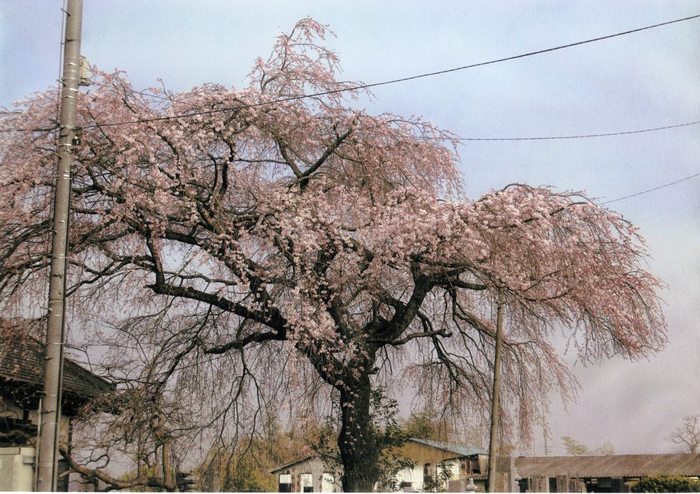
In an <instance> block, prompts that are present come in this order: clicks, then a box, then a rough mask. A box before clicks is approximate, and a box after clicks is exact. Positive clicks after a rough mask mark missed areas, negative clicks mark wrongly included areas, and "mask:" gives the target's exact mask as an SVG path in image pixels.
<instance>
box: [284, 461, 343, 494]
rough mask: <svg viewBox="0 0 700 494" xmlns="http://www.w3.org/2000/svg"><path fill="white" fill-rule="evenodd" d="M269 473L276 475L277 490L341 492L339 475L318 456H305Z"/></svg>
mask: <svg viewBox="0 0 700 494" xmlns="http://www.w3.org/2000/svg"><path fill="white" fill-rule="evenodd" d="M270 473H272V474H273V475H275V476H276V477H277V485H278V491H279V492H342V490H343V489H342V486H341V484H340V476H339V475H337V474H334V473H333V472H332V471H331V469H329V468H328V467H327V466H326V465H325V463H324V462H323V460H322V459H321V457H320V456H307V457H306V458H302V459H299V460H296V461H293V462H291V463H287V464H284V465H280V466H278V467H276V468H274V469H272V470H270Z"/></svg>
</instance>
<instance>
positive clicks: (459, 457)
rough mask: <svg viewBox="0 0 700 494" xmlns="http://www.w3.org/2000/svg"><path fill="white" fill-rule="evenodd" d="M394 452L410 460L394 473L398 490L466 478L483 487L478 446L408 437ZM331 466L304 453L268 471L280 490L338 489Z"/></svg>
mask: <svg viewBox="0 0 700 494" xmlns="http://www.w3.org/2000/svg"><path fill="white" fill-rule="evenodd" d="M396 453H397V454H398V455H399V456H401V457H403V458H405V459H407V460H409V461H410V463H412V466H411V467H407V468H403V469H401V470H399V472H398V473H397V475H396V482H395V484H396V486H397V487H398V488H399V489H400V490H403V491H407V492H421V491H424V490H429V491H432V490H435V489H438V490H443V491H444V490H445V489H446V488H447V487H448V483H449V481H455V480H458V479H467V478H472V479H474V481H475V482H477V483H479V484H481V485H482V489H481V490H482V491H483V490H484V489H483V486H484V485H485V479H486V473H487V472H486V467H487V464H488V458H487V455H486V452H485V451H484V450H482V449H474V448H467V447H464V446H460V445H458V444H453V443H446V442H439V441H429V440H424V439H418V438H411V439H409V440H408V441H406V443H405V444H404V445H403V446H401V447H400V448H398V449H397V450H396ZM333 470H339V469H338V468H336V469H333V468H329V466H328V465H326V464H324V462H323V460H322V459H321V458H320V457H319V456H307V457H305V458H301V459H299V460H296V461H293V462H291V463H287V464H285V465H281V466H279V467H276V468H274V469H273V470H271V471H270V472H271V473H272V474H274V475H276V476H277V480H278V489H279V491H280V492H341V490H342V485H341V482H340V480H341V479H340V474H339V473H334V472H333ZM447 472H449V474H448V473H447Z"/></svg>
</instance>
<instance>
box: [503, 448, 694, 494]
mask: <svg viewBox="0 0 700 494" xmlns="http://www.w3.org/2000/svg"><path fill="white" fill-rule="evenodd" d="M514 466H515V474H516V475H517V476H518V477H520V482H519V488H520V492H528V491H531V492H630V490H631V488H632V486H633V485H634V483H635V482H636V481H638V480H639V479H640V478H642V477H657V476H680V477H695V478H697V477H700V454H687V453H679V454H653V455H652V454H649V455H606V456H541V457H518V458H515V460H514Z"/></svg>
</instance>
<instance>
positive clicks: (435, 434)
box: [401, 409, 456, 441]
mask: <svg viewBox="0 0 700 494" xmlns="http://www.w3.org/2000/svg"><path fill="white" fill-rule="evenodd" d="M401 430H403V432H404V433H405V434H406V436H408V437H417V438H420V439H431V440H434V441H448V440H449V439H450V437H451V436H453V435H454V433H455V432H456V431H455V430H454V427H453V426H452V424H450V423H449V421H448V420H446V417H445V416H444V415H441V414H439V413H438V412H436V411H434V410H430V409H428V410H425V411H420V412H412V413H411V415H410V416H409V417H408V418H407V419H406V420H405V421H403V422H402V423H401Z"/></svg>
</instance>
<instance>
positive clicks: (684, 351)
mask: <svg viewBox="0 0 700 494" xmlns="http://www.w3.org/2000/svg"><path fill="white" fill-rule="evenodd" d="M62 7H63V1H62V0H0V64H1V65H0V107H1V106H5V107H9V106H10V105H11V104H12V102H13V101H15V100H18V99H20V98H23V97H26V96H28V95H30V94H31V93H32V92H34V91H41V90H44V89H46V88H48V87H51V86H54V85H55V84H56V80H57V79H58V77H59V72H60V51H61V46H60V43H61V37H62V34H61V32H62V31H61V28H62V20H63V14H62V12H61V8H62ZM696 14H700V2H699V1H697V0H692V1H682V0H657V1H653V0H635V1H625V0H616V1H615V2H611V1H608V0H586V1H552V0H549V1H532V0H519V1H515V0H511V1H492V0H490V1H456V0H454V1H448V0H432V1H430V2H425V1H423V0H401V1H398V0H395V1H391V0H384V1H368V0H353V1H349V0H347V1H305V0H295V1H293V2H292V1H287V2H285V1H264V0H257V1H244V0H229V1H224V0H197V1H194V0H189V1H185V0H149V1H148V2H143V1H138V0H119V1H116V0H111V1H107V0H84V13H83V38H82V54H83V55H84V56H86V57H87V59H88V60H89V62H90V63H91V64H94V65H96V66H97V67H99V68H100V69H102V70H113V69H121V70H125V71H126V72H127V74H128V77H129V79H130V80H131V82H132V83H133V84H134V85H135V86H136V87H138V88H146V87H149V86H159V85H160V82H159V80H162V81H163V83H164V84H165V85H166V86H167V87H168V88H169V89H171V90H186V89H189V88H191V87H193V86H196V85H199V84H202V83H205V82H215V83H220V84H224V85H227V86H233V87H244V86H245V85H246V76H247V74H248V73H249V72H250V70H251V69H252V66H253V61H254V60H255V58H256V57H258V56H261V57H266V56H267V55H268V54H269V53H270V50H271V48H272V46H273V43H274V39H275V37H276V36H277V35H279V34H280V33H281V32H285V31H287V32H288V31H289V30H291V28H292V27H293V26H294V24H295V22H296V21H297V20H299V19H300V18H303V17H306V16H310V17H313V18H314V19H315V20H317V21H319V22H321V23H322V24H325V25H328V26H329V28H330V29H331V30H332V31H333V32H334V33H335V36H331V37H330V38H329V39H328V40H327V46H329V47H331V48H333V49H334V50H335V51H336V52H337V53H338V55H339V56H340V59H341V65H342V68H343V73H342V74H341V77H342V78H343V79H345V80H352V81H362V82H365V83H373V82H379V81H384V80H391V79H396V78H402V77H406V76H411V75H415V74H420V73H426V72H433V71H439V70H443V69H449V68H452V67H459V66H465V65H470V64H473V63H479V62H485V61H489V60H493V59H500V58H504V57H509V56H512V55H518V54H521V53H526V52H531V51H536V50H541V49H545V48H549V47H554V46H559V45H564V44H568V43H573V42H577V41H582V40H586V39H590V38H597V37H600V36H605V35H608V34H613V33H617V32H623V31H628V30H631V29H635V28H639V27H644V26H648V25H653V24H658V23H661V22H665V21H670V20H674V19H679V18H684V17H688V16H692V15H696ZM699 88H700V19H694V20H690V21H686V22H680V23H676V24H672V25H669V26H663V27H659V28H655V29H651V30H646V31H642V32H639V33H634V34H630V35H626V36H620V37H617V38H613V39H609V40H604V41H599V42H595V43H590V44H585V45H582V46H577V47H573V48H569V49H565V50H560V51H555V52H550V53H546V54H542V55H537V56H532V57H526V58H521V59H518V60H513V61H508V62H503V63H496V64H491V65H488V66H484V67H478V68H474V69H469V70H462V71H457V72H452V73H450V74H446V75H442V76H436V77H428V78H423V79H419V80H414V81H409V82H404V83H397V84H391V85H386V86H382V87H377V88H375V89H374V90H373V93H374V97H373V98H372V99H371V100H370V99H365V100H362V101H361V102H360V104H361V105H362V106H363V108H365V109H366V110H367V111H368V112H370V113H375V114H379V113H384V112H391V113H396V114H401V115H419V116H421V117H423V118H424V119H426V120H428V121H431V122H433V123H434V124H436V125H438V126H439V127H441V128H443V129H448V130H450V131H452V132H454V133H455V134H457V135H459V136H461V137H465V138H485V137H490V138H496V137H499V138H500V137H533V136H567V135H587V134H600V133H615V132H625V131H632V130H640V129H649V128H657V127H664V126H672V125H678V124H684V123H689V122H695V121H698V120H700V90H699ZM459 153H460V156H461V164H460V169H461V171H462V173H463V175H464V182H465V189H466V193H467V194H468V196H469V197H471V198H477V197H479V196H480V195H481V194H483V193H485V192H488V191H489V190H492V189H498V188H501V187H503V186H505V185H507V184H509V183H513V182H522V183H528V184H531V185H549V186H552V187H555V188H556V189H557V190H577V191H585V192H586V193H587V195H588V196H589V197H594V198H597V199H598V200H600V201H611V200H614V199H617V198H620V197H624V196H628V195H631V194H636V193H638V192H643V191H647V190H649V189H654V188H656V187H659V186H663V185H665V184H668V183H670V182H674V181H676V180H681V179H684V178H686V177H690V176H692V175H695V174H697V173H699V172H700V163H699V160H698V157H699V156H700V125H689V126H685V127H678V128H673V129H667V130H660V131H656V132H648V133H638V134H629V135H618V136H610V137H599V138H586V139H559V140H557V139H551V140H537V141H467V142H465V143H464V145H463V146H461V147H460V148H459ZM0 193H1V192H0ZM608 207H610V208H612V209H614V210H616V211H618V212H620V213H621V214H623V215H624V216H625V218H627V219H628V220H630V221H631V222H633V223H634V224H635V225H637V226H638V227H639V228H640V231H641V233H642V235H643V236H644V237H645V238H646V239H647V243H648V248H649V252H650V257H649V259H648V260H647V262H648V268H649V269H650V270H651V271H652V272H653V273H654V274H656V275H657V276H658V277H660V278H661V279H662V280H664V282H665V283H666V284H667V288H666V289H664V291H663V292H662V293H661V296H662V297H663V299H664V301H665V304H666V305H665V309H666V310H665V315H666V319H667V323H668V338H669V344H668V345H667V347H666V348H665V349H664V350H663V351H662V352H660V353H657V354H655V355H653V356H651V357H649V358H648V359H644V360H641V361H637V362H628V361H624V360H622V359H612V360H607V361H602V362H599V363H597V364H596V365H595V366H588V367H584V366H582V365H581V364H580V363H578V362H576V361H575V356H573V355H568V356H567V357H566V358H567V361H569V362H570V363H571V364H572V365H573V366H574V367H573V369H574V373H575V375H576V376H577V378H578V380H579V381H580V383H581V388H580V390H579V391H578V398H577V401H576V402H575V403H573V404H570V405H569V407H568V408H565V407H564V406H563V405H562V404H561V402H560V401H559V400H558V399H557V398H556V397H553V404H552V407H551V410H550V415H549V421H550V428H551V438H550V440H549V442H548V446H549V452H550V453H551V454H562V453H564V447H563V444H562V442H561V440H560V438H561V437H562V436H572V437H574V438H575V439H577V440H578V441H580V442H582V443H583V444H585V445H587V446H588V447H589V448H591V449H595V448H596V447H599V446H601V445H603V444H604V443H607V442H610V443H612V444H613V445H614V447H615V450H616V452H618V453H654V452H673V451H677V450H679V446H677V445H675V444H674V443H673V442H672V441H671V440H670V434H671V433H672V431H673V429H674V428H676V427H677V426H679V425H680V424H681V421H682V419H683V417H685V416H687V415H691V414H700V331H699V329H700V328H699V326H698V322H697V321H698V320H699V319H700V177H698V176H696V177H694V178H690V179H688V180H683V181H681V182H679V183H677V184H674V185H670V186H668V187H663V188H660V189H658V190H655V191H652V192H648V193H644V194H641V195H637V196H635V197H631V198H627V199H623V200H619V201H615V202H612V203H610V204H609V205H608ZM529 452H531V453H536V454H543V453H544V444H543V440H542V435H541V434H539V435H538V438H537V441H536V444H535V445H534V447H533V448H532V449H530V450H529Z"/></svg>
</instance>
